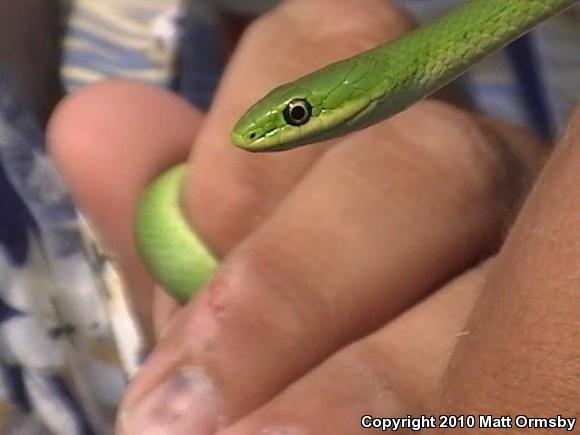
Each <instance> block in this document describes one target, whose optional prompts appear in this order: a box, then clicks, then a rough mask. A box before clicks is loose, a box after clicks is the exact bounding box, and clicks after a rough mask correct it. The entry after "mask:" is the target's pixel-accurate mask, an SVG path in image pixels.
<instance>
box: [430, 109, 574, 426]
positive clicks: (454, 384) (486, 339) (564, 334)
mask: <svg viewBox="0 0 580 435" xmlns="http://www.w3.org/2000/svg"><path fill="white" fill-rule="evenodd" d="M579 166H580V112H579V113H577V114H576V118H575V122H573V124H572V127H571V128H570V130H569V132H568V134H567V135H566V136H565V137H564V139H563V140H562V142H561V144H560V145H559V146H558V147H557V149H556V152H555V154H554V156H553V157H552V158H551V160H550V162H549V163H548V165H547V167H546V169H545V171H544V172H543V174H542V176H541V178H540V180H539V182H538V184H537V185H536V187H535V189H534V191H533V192H532V194H531V196H530V198H529V200H528V201H527V203H526V205H525V207H524V209H523V211H522V213H521V215H520V216H519V218H518V220H517V222H516V224H515V226H514V228H513V230H512V232H511V233H510V236H509V238H508V240H507V242H506V244H505V246H504V248H503V249H502V252H501V254H500V256H499V259H498V263H497V267H496V268H495V269H494V271H493V273H491V274H490V279H489V282H488V284H487V285H486V288H485V291H484V293H483V295H482V297H481V300H480V301H479V302H478V304H477V307H476V309H475V311H474V313H473V317H472V319H471V320H470V322H469V327H468V332H469V334H468V335H466V336H465V338H464V339H463V340H462V342H461V344H460V346H459V347H458V349H457V351H456V355H455V357H454V358H453V361H452V364H451V365H450V367H449V369H448V371H447V375H446V382H445V384H444V391H443V397H442V401H441V406H442V411H444V412H451V413H453V414H455V413H458V414H461V413H464V412H468V413H471V414H478V413H481V414H494V413H496V412H497V413H500V414H501V415H509V416H516V415H527V416H530V417H533V416H537V417H540V416H541V417H550V416H556V415H562V416H568V417H578V403H580V393H579V392H580V378H579V377H578V373H579V366H578V361H580V335H579V334H578V331H579V330H580V293H579V292H578V289H579V286H578V283H579V282H580V262H579V259H580V226H579V225H578V216H580V201H579V200H578V198H580V172H579V171H578V167H579ZM500 411H501V412H500ZM513 423H514V424H515V422H513ZM512 427H515V426H512ZM528 430H530V432H531V431H532V430H533V428H528Z"/></svg>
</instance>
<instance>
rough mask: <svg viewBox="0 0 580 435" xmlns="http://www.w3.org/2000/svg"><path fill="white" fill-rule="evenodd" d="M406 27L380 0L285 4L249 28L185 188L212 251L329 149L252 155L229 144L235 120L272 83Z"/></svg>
mask: <svg viewBox="0 0 580 435" xmlns="http://www.w3.org/2000/svg"><path fill="white" fill-rule="evenodd" d="M409 27H410V21H409V19H408V18H406V17H404V16H403V14H402V13H401V12H400V11H399V10H398V9H396V8H395V7H394V6H393V2H385V1H382V0H360V1H354V0H339V1H337V0H321V1H317V2H312V1H309V0H295V1H291V2H290V1H288V2H286V3H284V4H283V5H282V6H281V7H279V8H277V9H275V10H274V11H273V12H272V13H270V14H268V15H266V16H265V17H263V18H261V19H259V20H258V21H257V24H254V25H252V28H251V30H250V31H248V32H247V34H246V35H245V36H244V37H243V39H242V42H241V43H240V45H239V47H238V48H237V51H236V54H235V56H234V57H233V59H232V60H231V62H230V64H229V66H228V70H227V72H226V74H225V76H224V78H223V80H222V83H221V84H220V89H219V92H218V95H217V96H216V98H215V101H214V103H213V105H212V108H211V111H210V113H209V114H208V117H207V120H206V122H205V123H204V127H203V129H202V131H201V132H200V135H199V137H198V139H197V141H196V147H195V152H194V154H193V156H192V161H193V162H195V167H196V170H195V171H193V172H192V174H191V175H190V179H189V181H187V183H186V192H185V198H186V200H185V206H186V210H187V211H188V214H189V216H192V219H193V221H194V222H195V227H196V228H197V229H198V230H199V231H200V232H201V234H202V235H203V236H204V238H205V239H207V240H208V242H209V243H210V244H211V246H212V248H213V250H214V252H217V253H218V254H222V255H223V254H224V253H226V252H228V251H229V250H230V249H231V248H232V246H234V245H235V244H236V243H237V242H238V241H240V240H241V239H242V238H243V237H244V236H245V235H247V234H249V232H250V231H251V230H252V229H253V228H255V227H256V225H258V223H260V222H261V221H262V220H263V219H264V218H265V216H267V215H268V214H269V213H270V211H271V210H272V209H273V208H274V206H275V205H276V204H277V203H278V201H279V199H280V198H281V197H282V196H284V195H285V194H286V192H287V191H288V190H289V189H290V188H291V187H292V186H294V184H295V182H296V180H297V179H299V178H300V177H301V176H302V175H303V174H304V173H305V172H306V171H307V170H308V168H309V167H310V166H311V165H312V163H313V162H314V161H315V160H316V159H317V158H318V157H319V156H320V155H321V154H322V153H324V152H325V150H326V149H327V146H324V145H322V146H315V147H306V148H304V149H301V150H296V151H295V152H292V153H284V155H280V154H278V155H274V154H270V155H261V156H256V155H252V154H250V153H247V152H244V151H241V150H238V149H236V148H235V147H233V146H232V144H231V139H230V133H231V129H232V126H233V125H234V123H235V121H236V120H237V118H238V117H239V116H241V115H242V113H243V112H244V111H245V110H246V109H247V108H248V107H250V105H251V103H253V102H255V101H256V100H257V99H258V98H260V97H262V96H263V95H264V94H266V93H267V92H268V91H269V90H270V89H272V88H273V87H274V86H277V85H280V84H282V83H285V82H288V81H291V80H295V79H296V78H297V77H299V76H300V75H303V74H305V73H307V72H309V71H312V70H314V69H316V68H318V67H321V66H323V65H325V64H327V63H330V62H332V61H336V60H337V59H341V58H344V57H346V56H348V55H352V54H353V53H356V52H358V51H361V50H363V49H365V48H369V47H371V46H373V45H375V44H378V43H379V42H382V41H385V40H387V39H390V38H393V37H395V36H397V35H399V34H400V33H402V32H403V31H405V30H406V29H408V28H409ZM215 198H219V199H220V200H219V201H216V200H215ZM232 216H236V219H232Z"/></svg>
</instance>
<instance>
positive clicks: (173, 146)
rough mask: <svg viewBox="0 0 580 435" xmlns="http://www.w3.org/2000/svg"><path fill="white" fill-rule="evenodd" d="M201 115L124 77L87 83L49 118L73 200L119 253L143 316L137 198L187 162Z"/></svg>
mask: <svg viewBox="0 0 580 435" xmlns="http://www.w3.org/2000/svg"><path fill="white" fill-rule="evenodd" d="M200 121H201V115H200V114H199V112H197V111H196V110H194V109H192V108H191V107H190V106H188V105H187V104H186V103H184V102H182V101H181V100H179V99H178V98H176V97H175V96H172V95H171V94H169V93H167V92H165V91H162V90H160V89H157V88H153V87H151V86H147V85H143V84H137V83H132V82H127V81H111V82H104V83H102V84H98V85H95V86H91V87H88V88H84V89H83V90H81V91H79V92H77V93H75V94H73V95H72V96H70V97H68V98H67V99H66V100H64V102H62V103H61V104H60V105H59V107H58V108H57V110H56V112H55V114H54V115H53V116H52V119H51V121H50V126H49V131H48V144H49V147H50V152H51V154H52V155H53V157H54V158H55V160H56V163H57V164H58V165H59V167H60V169H61V171H62V173H63V176H64V178H65V180H66V181H67V183H68V185H69V186H70V187H71V189H72V194H73V196H74V198H75V201H77V203H78V204H79V205H80V208H81V209H82V210H83V211H84V212H86V214H87V215H88V217H89V218H90V220H91V221H92V222H93V223H94V224H95V226H96V227H97V228H98V229H99V230H100V231H101V232H102V235H103V240H104V241H105V243H106V244H107V245H108V247H109V248H110V251H112V252H114V253H115V255H118V259H119V262H120V265H121V266H122V268H123V270H124V271H125V272H126V274H127V278H128V281H129V283H130V287H131V288H132V289H134V290H135V291H136V293H137V294H135V295H133V296H134V297H133V302H134V304H135V307H136V310H137V313H138V315H139V317H140V318H141V319H143V320H146V319H147V320H148V319H150V317H151V289H152V283H151V280H150V278H149V275H148V274H147V273H146V272H145V269H144V268H143V266H142V263H141V261H140V260H139V257H138V255H137V252H136V250H135V243H134V238H133V230H132V222H133V215H134V212H135V208H136V204H137V199H138V196H139V194H140V192H141V191H142V190H143V188H144V186H145V185H146V183H147V182H148V181H150V180H151V178H152V177H153V176H154V175H155V174H157V173H158V172H159V171H160V170H161V169H162V168H166V167H168V166H170V165H172V164H174V163H176V162H179V161H183V159H184V158H185V156H186V155H187V153H188V151H189V148H190V144H191V141H192V138H193V137H194V136H195V134H196V131H197V128H198V126H199V124H200ZM146 326H147V327H149V326H150V325H149V322H147V325H146Z"/></svg>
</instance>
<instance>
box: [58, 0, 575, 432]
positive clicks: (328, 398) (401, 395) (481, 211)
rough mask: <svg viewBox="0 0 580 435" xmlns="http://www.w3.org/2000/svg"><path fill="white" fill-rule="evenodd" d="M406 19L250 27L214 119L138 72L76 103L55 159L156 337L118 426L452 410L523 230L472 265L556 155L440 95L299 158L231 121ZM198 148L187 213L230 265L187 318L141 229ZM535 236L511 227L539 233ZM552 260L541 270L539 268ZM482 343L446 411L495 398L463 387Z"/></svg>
mask: <svg viewBox="0 0 580 435" xmlns="http://www.w3.org/2000/svg"><path fill="white" fill-rule="evenodd" d="M409 27H410V23H409V21H408V20H407V19H406V18H405V17H403V16H402V15H401V14H400V13H399V12H398V11H397V10H396V9H395V8H394V7H393V5H392V4H391V3H386V2H382V1H378V0H361V1H358V2H353V1H349V0H341V1H339V2H337V1H335V0H334V1H331V0H321V1H319V2H316V3H314V2H309V1H306V0H295V1H294V2H288V3H286V4H285V5H284V6H283V7H281V8H279V9H278V10H276V11H274V12H273V13H271V14H269V15H267V16H265V17H264V18H262V19H261V20H260V21H259V22H258V23H257V24H255V25H254V26H253V27H252V29H251V30H250V31H249V32H248V33H247V35H246V36H245V37H244V40H243V41H242V43H241V45H240V47H239V49H238V50H237V53H236V55H235V56H234V58H233V60H232V62H231V64H230V66H229V68H228V72H227V74H226V76H225V77H224V80H223V83H222V85H221V87H220V92H219V94H218V96H217V97H216V100H215V104H214V106H213V108H212V110H211V112H210V113H209V114H208V115H207V116H206V117H205V118H203V117H202V115H201V114H199V113H198V112H197V111H196V110H194V109H192V108H190V107H189V106H187V105H186V104H185V103H183V102H181V101H180V100H178V99H177V98H176V97H173V96H170V95H168V94H166V93H164V92H162V91H159V90H155V89H151V88H148V87H145V86H143V85H137V84H131V83H126V82H114V83H108V84H101V85H97V86H95V87H92V88H89V89H85V90H83V91H81V92H79V93H78V94H76V95H74V96H72V97H70V98H69V99H68V100H67V101H66V102H64V103H63V104H62V105H61V107H60V108H59V110H58V111H57V113H56V114H55V116H54V118H53V121H52V124H51V130H50V142H51V147H52V151H53V153H54V154H55V156H56V158H57V160H58V162H59V163H60V164H61V167H62V168H63V171H64V174H65V176H66V177H67V179H68V180H69V182H70V184H71V186H72V189H73V192H74V193H75V195H76V197H77V198H78V201H79V203H80V204H81V206H82V207H83V208H84V209H85V210H86V211H87V212H88V213H89V215H90V217H91V218H92V220H93V221H94V222H95V223H96V225H97V226H98V227H99V228H100V229H101V230H102V232H103V234H104V236H105V239H106V240H107V241H108V243H109V244H110V246H111V248H112V249H113V250H114V251H115V252H118V253H119V256H120V261H121V264H122V265H123V267H124V269H125V270H126V271H127V274H128V277H129V280H130V282H131V283H132V286H133V287H134V288H137V289H139V290H140V293H139V294H138V295H135V300H136V301H137V302H138V303H139V307H140V312H141V314H142V317H143V318H144V319H148V318H151V317H152V327H151V329H152V330H153V331H154V332H153V333H154V335H155V337H156V338H157V339H158V341H159V342H158V344H157V346H156V349H155V351H154V352H153V354H152V356H151V357H150V358H149V360H148V361H147V363H146V364H145V367H144V368H143V370H142V372H141V373H140V374H139V376H138V377H137V378H136V379H135V380H134V381H133V382H132V385H131V387H130V388H129V391H128V393H127V396H126V398H125V405H124V408H123V409H124V411H123V413H122V417H121V419H120V421H121V424H120V426H119V427H120V429H119V430H120V431H122V430H124V432H123V433H136V432H142V433H147V431H149V432H150V433H155V434H161V433H168V434H170V433H175V434H181V433H193V431H195V433H214V431H215V430H216V427H217V426H218V425H219V426H220V428H225V427H227V426H230V425H231V426H230V427H228V428H227V429H225V430H224V432H225V433H228V434H246V433H260V431H262V430H264V429H268V428H274V427H278V428H280V427H290V428H294V429H291V430H287V431H286V432H283V431H282V432H279V433H299V432H297V430H300V431H302V432H306V433H316V434H321V433H356V432H357V431H362V430H363V429H362V428H360V425H359V424H360V416H361V415H363V414H373V415H377V416H398V415H406V414H407V413H412V412H414V411H424V408H423V407H424V405H425V404H426V403H427V402H429V401H436V400H437V399H436V391H437V389H438V386H439V383H440V381H441V377H442V374H443V371H444V369H445V366H446V365H447V363H448V361H449V358H450V355H451V353H452V352H453V350H454V348H455V345H456V344H457V337H458V336H460V335H461V333H462V331H464V330H465V325H466V319H467V318H468V316H469V313H470V310H471V307H472V306H473V304H474V303H475V300H476V298H477V296H478V294H479V293H480V292H481V291H484V295H488V294H490V295H493V294H494V293H493V292H495V291H496V290H495V289H496V288H497V285H495V284H493V283H494V278H493V276H496V275H497V273H499V272H501V271H502V270H503V271H504V272H502V273H503V274H504V275H505V276H507V277H508V278H509V277H510V276H511V275H510V273H512V272H513V270H514V268H513V267H511V266H510V261H512V262H513V261H517V258H514V255H513V254H511V255H512V257H511V258H512V259H511V260H510V256H509V250H508V249H512V251H514V250H516V252H517V250H518V245H517V243H518V242H512V243H511V245H513V243H516V247H515V248H508V247H509V246H511V245H510V244H509V243H508V245H507V247H506V250H508V254H505V255H504V254H503V253H502V255H500V257H499V259H497V260H495V261H493V262H492V263H491V264H486V265H484V266H480V267H477V268H475V269H473V270H472V271H468V269H469V268H470V267H471V266H473V265H474V264H475V263H477V261H478V260H480V259H482V258H484V257H485V256H486V255H488V254H489V253H491V252H493V250H494V248H496V247H497V245H498V244H499V243H500V242H501V239H502V237H503V233H504V230H505V227H506V220H509V219H510V218H511V214H512V213H513V211H514V210H515V207H516V206H517V204H518V203H519V200H520V199H521V196H522V195H523V194H524V193H525V188H524V187H525V186H526V184H527V183H528V182H530V181H531V180H532V179H533V177H534V175H535V173H536V172H537V169H538V168H539V166H540V163H541V160H542V159H541V154H542V153H541V151H540V147H539V144H538V142H537V141H535V140H534V139H533V138H531V137H530V136H528V135H526V134H524V133H522V132H519V131H518V130H516V129H514V128H511V127H509V126H505V125H503V124H500V123H497V122H494V121H490V120H485V119H483V118H481V117H478V116H476V115H472V114H468V113H466V112H463V111H461V110H459V109H456V108H453V107H451V106H449V105H447V104H445V103H442V102H435V101H425V102H421V103H419V104H417V105H415V106H414V107H413V108H411V109H409V110H408V111H406V112H405V113H403V114H401V115H399V116H397V117H396V118H393V119H391V120H389V121H387V122H385V123H382V124H380V125H378V126H375V127H373V128H370V129H368V130H366V131H363V132H360V133H358V134H356V135H352V136H349V137H347V138H344V139H341V140H339V141H335V142H334V143H332V144H322V145H317V146H312V147H305V148H303V149H300V150H296V151H293V152H290V153H282V154H276V155H252V154H248V153H244V152H242V151H240V150H237V149H234V148H233V147H232V146H231V144H230V142H229V132H230V130H231V126H232V125H233V123H234V121H235V120H236V118H237V117H238V116H239V115H240V114H241V113H242V112H243V110H244V109H246V108H247V107H248V106H249V105H250V104H251V103H252V102H253V101H255V100H256V99H257V98H258V97H260V96H261V95H262V94H263V93H264V92H266V91H267V90H269V89H270V88H271V87H273V86H275V85H277V84H279V83H280V82H285V81H288V80H291V79H293V78H295V77H296V76H298V75H300V74H302V73H305V72H307V71H309V70H311V69H314V68H316V67H319V66H321V65H323V64H325V63H328V62H329V61H332V60H334V59H337V58H341V57H344V56H346V55H348V54H351V53H354V52H358V51H360V50H362V49H364V48H365V47H369V46H372V45H374V44H376V43H378V42H381V41H383V40H385V39H387V38H389V37H394V36H395V35H396V34H398V33H400V32H402V31H405V30H406V29H408V28H409ZM264 53H268V58H267V60H263V59H264ZM289 54H291V55H290V56H289ZM260 59H262V61H258V60H260ZM192 141H193V142H194V146H193V147H191V142H192ZM191 148H192V149H193V152H192V153H191V154H192V158H191V160H190V161H191V162H194V163H193V164H194V170H193V171H191V172H190V176H189V177H188V179H187V182H186V186H185V192H184V205H185V207H184V208H185V210H186V213H187V215H188V216H189V218H190V219H191V221H192V222H193V224H194V226H195V228H196V229H197V230H198V231H199V232H200V233H201V234H202V235H203V237H204V239H205V240H207V242H208V244H209V245H210V246H211V247H212V249H213V250H214V252H216V253H217V254H218V255H219V256H220V257H222V258H224V263H223V266H222V267H221V268H220V270H219V271H218V273H217V274H216V277H215V280H214V281H213V282H212V283H211V284H210V285H209V286H208V287H207V288H206V289H205V290H203V291H202V292H201V293H200V294H199V297H198V298H197V299H196V300H195V301H193V302H192V303H190V304H188V305H187V306H186V307H183V308H181V307H177V306H175V305H174V304H172V303H171V301H169V300H168V298H167V297H166V296H165V295H164V293H163V292H162V291H159V290H152V284H151V281H150V279H149V277H148V276H147V274H146V272H145V271H144V269H143V267H142V265H141V264H140V262H139V259H138V257H137V255H136V251H135V247H134V246H135V245H134V240H133V235H132V229H131V223H132V216H133V214H134V210H135V206H136V202H137V198H138V194H139V192H140V191H142V189H143V188H144V186H145V184H146V183H147V181H149V180H150V179H151V178H152V177H153V176H154V175H155V174H156V173H158V172H160V170H161V169H163V168H165V167H167V166H169V165H171V164H173V163H176V162H178V161H181V160H183V159H184V158H185V155H186V154H187V153H188V152H189V151H190V149H191ZM576 154H578V153H576ZM556 158H557V157H556ZM568 164H573V163H572V162H569V163H568ZM103 168H106V169H107V171H106V173H104V172H103ZM553 177H554V176H552V178H553ZM544 183H545V182H544ZM552 183H553V184H554V183H557V181H555V182H552ZM571 186H572V185H571ZM539 189H540V196H541V195H542V194H543V195H544V196H546V195H550V194H551V193H550V192H547V193H546V192H543V191H542V189H541V188H539ZM571 190H572V189H571V188H570V189H569V191H571ZM537 197H538V194H536V195H535V196H534V197H533V198H532V200H531V201H536V202H538V201H541V199H540V200H538V199H537ZM536 208H537V207H536ZM563 212H564V213H565V214H563V215H562V216H561V218H562V219H563V218H564V216H568V213H569V212H570V211H569V210H566V209H564V211H563ZM539 213H540V215H541V212H539ZM570 216H571V215H570ZM528 220H529V219H528ZM520 228H521V225H518V226H517V227H516V229H515V230H514V234H517V231H524V232H525V231H530V230H526V229H524V230H521V229H520ZM514 237H515V238H516V240H518V239H517V237H516V236H513V237H512V239H513V238H514ZM520 239H521V237H520ZM576 239H577V238H576ZM540 242H541V240H539V241H538V243H540ZM519 243H520V244H521V243H522V241H521V240H520V242H519ZM537 251H538V252H542V251H541V249H540V250H537ZM528 252H529V254H530V255H536V253H535V252H531V251H529V250H528ZM506 256H507V260H506ZM506 262H507V265H506ZM562 262H563V263H565V261H564V260H562ZM528 263H531V259H529V260H528ZM556 263H557V262H556ZM500 264H501V266H500ZM531 264H532V263H531ZM557 264H559V263H557ZM515 270H518V268H517V267H515ZM498 271H499V272H498ZM538 272H539V271H538V270H537V268H536V269H535V270H533V269H532V268H530V270H529V273H530V275H529V278H528V279H530V280H533V279H536V280H537V277H536V276H534V273H538ZM570 272H573V270H570ZM488 274H490V275H491V276H492V278H489V281H488V282H489V283H492V284H487V287H485V290H484V282H485V281H486V278H487V275H488ZM568 276H569V275H568ZM454 278H455V279H454ZM506 279H507V278H506ZM508 283H509V279H508ZM490 285H493V286H494V287H489V286H490ZM437 288H440V290H437V291H436V292H434V290H436V289H437ZM509 290H510V291H511V289H509ZM506 291H507V290H506ZM433 292H434V294H433V296H431V297H429V298H428V299H426V300H425V301H423V302H418V301H419V300H420V299H421V298H423V297H424V296H425V295H427V294H429V293H433ZM485 300H486V296H483V297H482V298H481V301H485ZM509 300H510V298H501V299H500V300H499V301H496V300H494V303H496V304H497V305H496V306H495V307H499V306H501V304H502V303H508V302H509ZM532 300H533V299H532ZM550 302H554V303H556V302H555V300H554V301H552V299H550ZM570 305H572V304H570ZM483 307H484V308H480V304H479V303H478V308H477V309H476V311H475V312H476V313H480V312H483V313H484V314H477V315H476V317H475V319H476V320H473V322H476V323H470V325H471V326H469V327H468V330H472V329H473V330H474V331H481V330H482V329H481V328H482V326H480V324H481V323H482V322H483V324H484V326H485V325H486V324H487V323H486V322H487V321H486V320H485V319H486V317H485V316H486V315H488V314H487V311H486V310H491V309H492V308H494V306H492V305H490V303H489V302H488V303H487V305H484V306H483ZM508 308H509V306H506V308H504V309H505V310H507V309H508ZM569 308H570V309H572V306H570V307H569ZM149 313H153V315H152V316H151V315H149ZM525 314H526V315H528V316H530V317H529V318H526V319H527V320H528V321H532V320H533V319H534V318H535V317H533V316H532V314H534V311H532V310H528V311H527V312H526V313H525ZM534 315H535V314H534ZM477 316H479V317H477ZM508 317H509V316H508ZM536 319H537V318H536ZM500 320H501V319H500ZM524 320H525V319H524ZM146 321H147V320H146ZM499 325H501V322H499ZM517 328H520V327H516V326H514V325H512V327H511V329H510V330H509V334H510V335H509V337H511V338H514V337H516V338H518V339H519V340H521V338H520V336H518V333H519V334H526V333H527V331H526V330H525V329H523V328H522V329H521V330H519V329H517ZM483 330H484V331H485V330H487V329H485V328H484V329H483ZM493 330H494V331H495V329H493ZM514 330H515V333H514ZM495 333H498V334H499V333H501V331H496V332H495ZM503 333H504V334H505V333H506V331H503ZM552 333H553V331H552ZM478 337H479V336H478V335H476V334H475V333H473V334H470V335H468V336H466V338H465V339H463V340H461V342H462V344H461V346H459V347H458V348H457V351H456V354H457V355H458V356H457V357H456V359H454V361H459V363H457V364H455V366H456V368H454V369H453V370H454V371H453V372H452V373H451V375H448V377H446V379H453V377H452V374H453V373H457V376H459V379H463V383H461V384H458V385H462V386H463V388H464V389H463V390H461V391H458V390H457V386H455V387H454V388H443V391H446V393H445V394H447V396H445V397H447V398H450V399H449V401H447V400H446V401H444V402H443V403H445V404H446V403H451V404H453V403H458V402H454V401H452V400H451V399H455V398H456V397H458V395H461V400H462V401H464V402H465V403H470V402H468V401H467V400H466V399H467V398H468V397H471V398H472V402H471V403H472V408H470V409H471V411H472V412H475V411H477V410H479V406H480V405H481V403H485V404H486V406H491V407H492V408H493V403H495V402H490V401H489V400H487V402H483V401H480V400H479V399H485V397H481V396H479V399H478V395H477V394H474V392H473V391H470V390H468V388H469V387H471V388H473V386H474V385H475V384H474V382H473V380H472V379H470V378H469V370H474V368H473V367H472V366H470V365H469V364H468V363H469V362H470V361H473V360H474V357H478V352H479V350H478V346H483V348H484V349H485V346H490V345H492V344H493V343H489V342H488V341H489V340H488V341H485V340H483V341H481V342H479V341H478ZM551 337H552V339H555V338H557V337H554V336H553V335H552V336H551ZM463 342H465V343H467V344H463ZM473 342H475V344H470V343H473ZM500 342H501V341H500ZM515 342H516V343H517V341H515ZM466 346H467V349H468V350H469V353H468V354H467V356H466V357H461V355H462V354H465V349H466ZM469 346H471V347H469ZM576 347H577V346H576ZM529 350H530V351H531V350H533V349H529ZM492 356H493V358H495V363H493V361H491V362H489V361H488V363H487V366H486V367H487V368H488V369H489V370H494V368H496V369H497V367H504V365H505V358H506V357H507V356H508V355H507V354H506V353H505V352H504V353H498V352H495V353H494V354H493V355H492ZM504 372H505V373H504ZM509 373H510V372H509V370H503V371H502V376H509ZM498 379H501V377H500V378H498ZM507 379H510V378H509V377H508V378H507ZM540 381H541V379H540ZM444 382H447V381H444ZM444 385H446V384H444ZM499 385H501V383H500V384H499ZM464 395H465V397H464ZM489 403H492V405H489ZM430 406H431V405H430ZM432 406H437V405H432ZM498 406H499V404H498ZM433 409H435V408H433ZM468 410H469V409H466V411H468ZM292 430H294V431H292ZM302 432H300V433H302ZM272 433H274V432H272Z"/></svg>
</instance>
